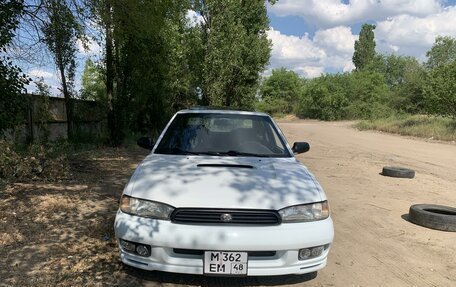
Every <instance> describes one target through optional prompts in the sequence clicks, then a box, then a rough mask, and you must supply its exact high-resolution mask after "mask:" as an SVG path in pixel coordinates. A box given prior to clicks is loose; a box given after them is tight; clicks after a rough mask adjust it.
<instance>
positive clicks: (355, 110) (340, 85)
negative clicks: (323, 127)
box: [298, 71, 391, 120]
mask: <svg viewBox="0 0 456 287" xmlns="http://www.w3.org/2000/svg"><path fill="white" fill-rule="evenodd" d="M389 101H390V94H389V91H388V86H387V85H386V83H385V79H384V77H383V75H382V74H381V73H378V72H373V71H361V72H356V73H344V74H335V75H323V76H321V77H318V78H315V79H312V80H310V81H309V82H308V83H306V85H305V86H304V92H303V95H302V97H301V101H300V103H299V110H298V115H299V116H300V117H309V118H317V119H322V120H340V119H368V118H380V117H383V116H386V115H388V114H390V113H391V110H390V108H389V107H388V103H389Z"/></svg>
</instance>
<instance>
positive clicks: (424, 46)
mask: <svg viewBox="0 0 456 287" xmlns="http://www.w3.org/2000/svg"><path fill="white" fill-rule="evenodd" d="M455 27H456V7H455V6H453V7H448V8H445V9H444V10H442V11H441V12H439V13H435V14H431V15H428V16H426V17H416V16H410V15H399V16H395V17H391V18H389V19H386V20H384V21H379V22H378V23H377V28H376V29H375V37H376V39H377V46H378V51H380V52H396V53H398V54H403V55H411V56H416V57H418V58H420V59H421V60H424V58H425V53H426V51H428V50H429V49H430V48H431V47H432V44H433V43H434V41H435V37H436V36H437V35H442V36H452V37H456V29H455Z"/></svg>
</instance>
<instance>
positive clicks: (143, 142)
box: [136, 137, 154, 150]
mask: <svg viewBox="0 0 456 287" xmlns="http://www.w3.org/2000/svg"><path fill="white" fill-rule="evenodd" d="M136 143H137V144H138V145H139V146H140V147H142V148H145V149H148V150H151V149H152V148H153V147H154V142H153V140H152V139H151V138H150V137H141V138H139V139H138V141H137V142H136Z"/></svg>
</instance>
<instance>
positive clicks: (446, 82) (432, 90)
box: [424, 61, 456, 119]
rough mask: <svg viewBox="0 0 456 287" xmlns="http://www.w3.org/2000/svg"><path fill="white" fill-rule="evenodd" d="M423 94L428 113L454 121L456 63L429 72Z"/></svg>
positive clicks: (455, 114) (455, 110)
mask: <svg viewBox="0 0 456 287" xmlns="http://www.w3.org/2000/svg"><path fill="white" fill-rule="evenodd" d="M424 94H425V99H426V109H427V111H428V112H429V113H431V114H435V115H441V116H444V117H452V118H453V119H456V61H454V62H452V63H450V64H447V65H443V66H439V67H437V68H435V69H433V70H432V71H431V72H430V75H429V79H428V81H427V82H426V85H425V89H424Z"/></svg>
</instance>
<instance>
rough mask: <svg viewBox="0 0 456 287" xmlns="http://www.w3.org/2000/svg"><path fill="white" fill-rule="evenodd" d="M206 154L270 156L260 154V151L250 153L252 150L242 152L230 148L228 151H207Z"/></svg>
mask: <svg viewBox="0 0 456 287" xmlns="http://www.w3.org/2000/svg"><path fill="white" fill-rule="evenodd" d="M204 154H210V155H220V156H252V157H269V155H266V154H258V153H250V152H242V151H237V150H229V151H226V152H207V153H204Z"/></svg>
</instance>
